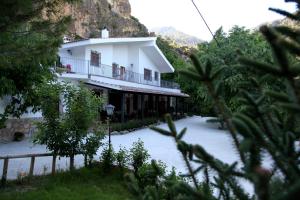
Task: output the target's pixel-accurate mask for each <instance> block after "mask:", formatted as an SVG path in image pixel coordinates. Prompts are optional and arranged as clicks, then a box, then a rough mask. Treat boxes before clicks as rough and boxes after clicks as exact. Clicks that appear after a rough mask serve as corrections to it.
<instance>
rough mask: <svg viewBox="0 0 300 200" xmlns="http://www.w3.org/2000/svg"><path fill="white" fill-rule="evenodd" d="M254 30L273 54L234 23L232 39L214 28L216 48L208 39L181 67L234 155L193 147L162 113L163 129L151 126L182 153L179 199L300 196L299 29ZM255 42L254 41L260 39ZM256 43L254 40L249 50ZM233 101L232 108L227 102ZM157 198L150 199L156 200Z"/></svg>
mask: <svg viewBox="0 0 300 200" xmlns="http://www.w3.org/2000/svg"><path fill="white" fill-rule="evenodd" d="M288 2H294V3H296V4H297V8H298V9H299V8H300V2H299V1H296V0H291V1H288ZM274 11H276V12H278V13H280V14H284V15H285V16H286V17H289V18H291V19H294V20H295V19H296V20H297V21H300V18H299V11H297V12H296V13H295V14H293V13H288V12H285V11H282V10H278V9H275V10H274ZM260 31H261V33H262V35H263V36H264V37H265V39H266V41H267V42H268V44H269V46H270V50H271V51H270V52H272V54H270V52H269V50H268V49H265V47H266V45H265V44H263V45H262V43H261V42H259V43H252V42H251V43H249V41H250V40H249V39H247V36H249V37H250V36H251V37H255V38H256V37H258V36H259V34H258V33H249V32H248V33H247V31H246V34H245V30H244V29H240V28H237V27H234V31H233V32H232V33H230V36H231V35H232V38H230V37H229V38H226V35H225V34H224V33H223V32H222V30H219V31H218V32H217V35H216V37H217V38H218V41H219V43H220V47H218V46H217V43H215V42H211V43H210V44H207V45H208V46H204V50H203V52H199V54H201V55H202V56H201V55H200V56H199V55H198V56H196V55H193V56H192V57H191V60H192V62H193V65H194V68H192V69H189V70H186V71H183V72H182V74H183V75H184V76H186V77H187V78H189V79H193V80H194V81H197V82H198V83H199V84H200V85H201V87H203V88H206V91H207V95H209V96H210V101H211V104H212V105H213V106H214V109H215V111H216V113H217V115H218V116H219V118H220V119H223V120H224V124H225V126H226V127H227V128H228V131H229V133H230V135H231V138H232V140H233V145H234V148H235V150H236V152H237V153H238V155H239V157H240V160H237V161H236V162H234V163H225V162H222V161H221V160H219V159H217V158H215V157H214V156H213V155H212V154H210V153H209V152H207V151H206V150H205V149H204V148H203V147H201V146H200V145H197V144H188V143H186V142H185V141H183V140H182V137H183V136H184V134H185V133H186V131H187V129H183V130H181V131H178V130H177V129H176V127H175V125H174V123H173V121H172V119H171V117H170V116H166V121H167V123H168V130H164V129H161V128H157V127H153V128H152V129H153V130H155V131H157V132H159V133H161V134H163V135H166V136H169V137H172V138H174V141H175V142H176V144H177V148H178V150H179V151H180V152H181V154H182V157H183V160H184V162H185V164H186V167H187V169H188V174H186V175H185V177H188V178H190V179H191V181H192V183H193V185H180V186H179V188H180V190H178V192H179V193H180V194H181V195H182V196H186V195H190V197H189V199H245V200H249V199H261V200H269V199H276V200H278V199H298V198H299V196H300V181H299V178H300V165H299V156H300V154H299V139H300V132H299V130H300V129H299V120H300V116H299V108H300V104H299V103H300V93H299V91H300V84H299V80H298V79H299V75H300V70H299V66H300V65H299V61H298V60H297V57H298V55H299V48H298V45H300V40H299V38H300V33H299V31H298V30H296V29H293V28H290V27H285V26H279V27H272V26H262V27H261V28H260ZM241 33H242V34H241ZM240 34H241V35H240ZM233 36H234V37H233ZM239 36H243V37H239ZM225 38H226V39H225ZM228 39H230V40H229V41H230V42H231V44H230V46H227V49H226V50H227V52H225V51H224V50H222V49H221V48H222V43H225V42H227V41H228ZM235 39H237V41H235ZM258 39H259V40H261V36H259V38H258ZM234 44H239V45H238V47H243V48H241V49H243V51H238V52H236V53H233V52H234V51H233V50H232V49H230V48H229V47H234ZM256 44H261V45H258V46H257V47H255V45H256ZM211 45H215V50H214V51H213V52H214V53H216V54H215V55H214V56H211V54H210V52H209V50H210V48H211V47H212V46H211ZM232 45H233V46H232ZM253 45H254V46H253ZM249 46H250V47H251V48H250V49H252V50H253V48H254V50H255V49H256V48H257V49H256V51H255V52H251V51H249V52H248V50H249V49H248V48H249ZM200 50H201V48H200ZM266 51H267V52H268V53H267V54H265V53H266ZM205 52H208V53H205ZM269 55H272V58H270V57H269ZM203 63H204V64H203ZM229 64H231V65H229ZM228 72H229V73H228ZM250 83H251V84H250ZM227 84H228V86H229V85H232V86H233V84H234V85H235V86H236V87H235V88H234V90H236V91H233V90H232V89H231V90H228V89H226V85H227ZM224 86H225V87H224ZM232 100H234V102H236V104H235V105H232V104H230V102H231V101H232ZM237 105H238V106H237ZM236 106H237V107H236ZM266 154H267V155H268V156H269V158H270V159H271V160H272V162H273V166H272V167H271V168H266V167H264V166H263V164H262V160H263V158H264V156H265V155H266ZM199 173H203V174H204V181H203V182H200V183H199V182H198V180H197V176H198V175H199ZM211 177H213V179H212V178H211ZM241 179H244V180H247V181H248V182H250V183H251V184H252V185H253V187H254V195H253V196H250V195H249V194H248V193H247V191H245V189H244V188H243V187H242V186H241V184H240V180H241ZM167 188H168V190H169V191H171V190H172V187H170V186H167ZM212 191H215V192H214V193H213V192H212ZM279 191H280V192H279ZM152 194H156V197H158V196H159V195H161V194H162V192H161V190H160V188H158V187H152ZM142 197H144V198H146V197H147V196H146V194H145V195H142ZM156 197H155V198H152V199H159V198H156Z"/></svg>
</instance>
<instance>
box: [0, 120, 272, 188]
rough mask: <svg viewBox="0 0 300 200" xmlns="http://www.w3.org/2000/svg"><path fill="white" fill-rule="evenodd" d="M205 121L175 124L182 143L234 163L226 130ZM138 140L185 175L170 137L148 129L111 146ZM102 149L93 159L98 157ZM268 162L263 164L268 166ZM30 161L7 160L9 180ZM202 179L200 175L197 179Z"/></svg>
mask: <svg viewBox="0 0 300 200" xmlns="http://www.w3.org/2000/svg"><path fill="white" fill-rule="evenodd" d="M206 120H207V118H202V117H198V116H194V117H189V118H185V119H181V120H178V121H176V127H177V129H178V130H181V129H183V128H184V127H188V131H187V134H186V135H185V136H184V138H183V139H184V140H185V141H187V142H189V143H192V144H200V145H201V146H203V147H204V148H205V149H206V150H207V151H208V152H210V153H211V154H212V155H214V156H215V157H216V158H218V159H220V160H222V161H224V162H227V163H233V162H235V161H237V160H238V155H237V153H236V151H235V150H234V148H233V142H232V140H231V138H230V135H229V133H228V132H227V131H224V130H219V129H218V128H217V125H216V124H211V123H206ZM159 127H161V128H167V125H166V124H162V125H159ZM139 138H140V139H141V140H142V141H143V142H144V143H145V147H146V149H147V150H148V151H149V154H150V156H151V158H152V159H156V160H161V161H163V162H164V163H166V165H167V167H168V169H172V167H175V168H176V171H177V172H180V173H185V172H186V168H185V165H184V162H183V161H182V159H181V155H180V154H179V152H178V150H177V148H176V145H175V143H174V141H173V139H172V138H170V137H166V136H163V135H160V134H159V133H156V132H154V131H152V130H150V129H149V128H145V129H141V130H138V131H134V132H131V133H129V134H126V135H116V136H112V144H113V146H114V149H115V150H116V151H117V150H118V149H119V147H120V146H122V147H125V148H127V149H130V147H131V146H132V143H133V142H136V141H137V140H138V139H139ZM45 152H47V149H46V147H45V146H42V145H34V144H33V143H32V142H31V141H30V140H25V141H22V142H12V143H8V144H0V155H1V156H5V155H18V154H28V153H45ZM100 152H101V148H100V149H99V151H98V153H97V156H95V158H96V159H98V158H99V155H100ZM51 162H52V158H50V157H46V158H37V159H36V165H35V170H34V174H46V173H49V172H50V169H51ZM68 162H69V161H68V159H66V158H61V159H60V160H58V161H57V168H58V169H60V170H66V169H68ZM269 164H270V163H269V162H266V165H267V166H269ZM29 165H30V159H14V160H10V161H9V171H8V179H15V178H16V177H17V174H18V173H19V172H28V171H29ZM75 165H76V167H80V166H83V156H76V158H75ZM2 166H3V161H0V170H1V171H0V174H2ZM199 178H201V176H199ZM242 184H243V185H244V187H246V188H247V190H248V191H249V192H252V188H251V186H250V185H249V184H248V183H245V182H243V183H242Z"/></svg>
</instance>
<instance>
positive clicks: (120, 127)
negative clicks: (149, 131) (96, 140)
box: [111, 118, 158, 132]
mask: <svg viewBox="0 0 300 200" xmlns="http://www.w3.org/2000/svg"><path fill="white" fill-rule="evenodd" d="M157 122H158V120H157V118H147V119H144V120H130V121H128V122H126V123H113V124H111V130H112V131H118V132H119V131H124V130H132V129H136V128H141V127H144V126H148V125H151V124H155V123H157Z"/></svg>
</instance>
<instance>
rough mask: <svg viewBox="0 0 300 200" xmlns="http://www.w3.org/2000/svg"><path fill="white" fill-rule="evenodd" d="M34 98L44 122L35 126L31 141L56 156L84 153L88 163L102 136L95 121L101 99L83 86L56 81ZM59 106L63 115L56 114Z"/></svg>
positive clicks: (46, 84) (45, 86)
mask: <svg viewBox="0 0 300 200" xmlns="http://www.w3.org/2000/svg"><path fill="white" fill-rule="evenodd" d="M37 96H39V97H40V101H41V102H42V105H41V110H42V112H43V117H44V120H43V121H42V122H39V123H38V124H37V127H38V130H39V132H38V134H37V136H36V138H35V142H36V143H39V144H44V145H47V148H48V149H49V150H50V151H52V152H53V153H54V154H56V155H60V156H74V155H76V154H78V153H85V154H86V156H87V157H88V158H89V159H90V161H91V160H92V158H93V155H94V154H95V153H96V151H97V149H98V147H99V145H100V144H101V143H100V140H101V139H102V138H103V137H104V135H103V130H102V129H100V127H99V124H98V122H97V116H98V113H99V109H100V108H101V107H102V106H101V105H102V104H103V101H102V99H101V98H100V97H97V96H96V95H94V94H93V93H92V92H91V91H90V90H88V89H87V88H84V87H83V86H80V87H75V86H71V85H68V84H60V83H56V82H51V83H45V84H44V85H43V87H40V88H38V90H37ZM60 105H65V107H66V109H65V112H64V113H60V110H61V109H60V108H59V107H60Z"/></svg>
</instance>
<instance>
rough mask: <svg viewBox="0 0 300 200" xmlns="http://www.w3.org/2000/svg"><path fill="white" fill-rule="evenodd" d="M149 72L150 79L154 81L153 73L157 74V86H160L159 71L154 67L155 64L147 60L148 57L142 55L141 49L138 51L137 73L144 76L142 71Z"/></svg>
mask: <svg viewBox="0 0 300 200" xmlns="http://www.w3.org/2000/svg"><path fill="white" fill-rule="evenodd" d="M145 68H146V69H150V70H151V77H152V78H153V79H152V80H153V81H155V80H154V73H155V72H158V83H157V84H158V85H160V73H159V69H158V68H157V67H156V66H155V64H154V63H153V62H152V61H151V60H150V59H149V57H148V56H147V55H146V54H145V53H144V51H143V50H142V49H140V50H139V73H140V74H144V69H145Z"/></svg>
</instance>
